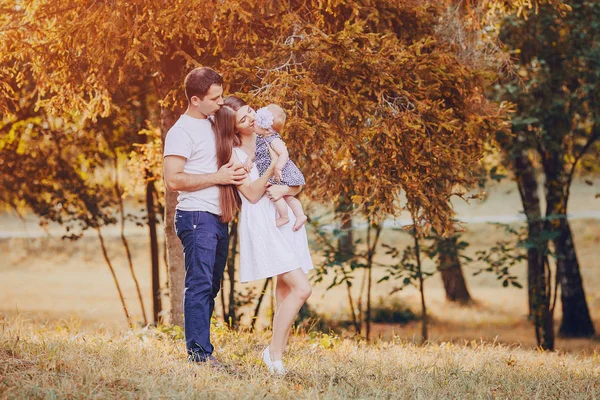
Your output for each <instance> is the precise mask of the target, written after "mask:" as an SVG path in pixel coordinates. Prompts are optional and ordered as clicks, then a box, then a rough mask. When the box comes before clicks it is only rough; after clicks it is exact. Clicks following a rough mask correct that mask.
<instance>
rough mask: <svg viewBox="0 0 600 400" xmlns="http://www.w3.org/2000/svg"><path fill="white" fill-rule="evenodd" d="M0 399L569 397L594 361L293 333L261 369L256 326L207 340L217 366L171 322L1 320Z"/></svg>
mask: <svg viewBox="0 0 600 400" xmlns="http://www.w3.org/2000/svg"><path fill="white" fill-rule="evenodd" d="M0 323H1V325H2V327H1V331H2V335H1V337H0V398H2V399H7V398H28V399H45V398H135V399H137V398H164V397H168V398H215V399H217V398H234V397H235V398H240V397H241V398H271V399H280V398H294V399H304V398H312V399H314V398H327V399H329V398H418V399H434V398H485V399H495V398H498V399H500V398H502V399H504V398H511V399H521V398H539V399H554V398H573V399H594V398H598V397H600V359H599V356H598V355H597V354H596V355H593V356H589V357H583V356H573V355H559V354H544V353H539V352H535V351H526V350H522V349H519V348H515V347H512V346H501V345H486V344H482V343H479V342H475V341H474V342H469V343H465V344H463V345H458V344H451V343H442V344H432V345H427V346H424V347H419V346H416V345H413V344H410V343H406V342H403V341H402V340H400V339H398V338H397V337H396V338H394V339H393V340H392V341H389V342H384V341H379V342H376V343H373V344H371V345H366V344H365V343H364V342H356V341H352V340H347V339H346V340H340V339H338V338H335V337H333V338H332V337H328V336H322V335H317V336H314V337H312V338H311V337H310V336H307V335H301V336H293V337H292V339H291V346H290V349H289V352H288V354H287V355H286V361H287V365H288V367H289V369H290V373H289V374H288V375H287V376H285V377H283V378H273V377H270V376H269V375H268V374H267V372H266V370H265V368H264V367H263V366H262V365H261V362H260V360H259V354H260V350H261V349H262V347H263V346H264V344H265V342H266V339H267V338H266V334H248V333H245V332H229V331H227V329H225V328H223V326H221V325H219V324H215V326H214V327H213V332H214V333H213V338H214V342H215V343H216V346H217V348H218V353H217V355H218V356H219V357H220V359H221V360H222V361H224V362H226V363H228V364H230V365H231V366H232V368H233V372H232V373H224V372H218V371H215V370H211V369H209V368H207V367H206V366H196V365H190V364H188V363H186V362H185V361H184V358H183V357H182V354H183V352H184V342H183V341H182V340H181V339H177V338H175V339H174V338H173V335H172V334H173V331H168V330H167V331H164V332H163V331H161V330H159V329H139V330H133V331H132V330H129V331H125V332H121V333H108V332H105V333H91V332H87V331H86V330H85V329H82V328H81V326H80V325H79V323H78V321H76V320H71V321H68V322H64V321H63V322H54V323H51V324H47V325H46V324H45V325H39V324H33V323H31V322H30V321H25V320H23V319H21V318H9V319H3V320H0Z"/></svg>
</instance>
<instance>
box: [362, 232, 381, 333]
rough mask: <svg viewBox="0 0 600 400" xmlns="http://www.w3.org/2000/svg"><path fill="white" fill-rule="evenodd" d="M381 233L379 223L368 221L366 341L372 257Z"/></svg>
mask: <svg viewBox="0 0 600 400" xmlns="http://www.w3.org/2000/svg"><path fill="white" fill-rule="evenodd" d="M373 230H375V237H374V238H373V239H371V232H372V231H373ZM380 234H381V225H379V224H372V223H371V222H370V221H369V227H368V228H367V272H368V279H367V312H366V316H365V319H366V329H365V335H366V339H367V341H369V340H370V339H371V292H372V285H373V258H374V257H375V251H376V249H377V242H378V241H379V235H380Z"/></svg>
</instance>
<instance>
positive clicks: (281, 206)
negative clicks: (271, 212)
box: [275, 198, 290, 227]
mask: <svg viewBox="0 0 600 400" xmlns="http://www.w3.org/2000/svg"><path fill="white" fill-rule="evenodd" d="M275 208H276V209H277V214H279V215H278V217H277V219H276V220H275V225H276V226H277V227H280V226H283V225H285V224H287V223H288V222H290V218H289V217H288V208H287V203H286V202H285V200H284V199H283V198H281V199H279V200H277V201H276V202H275Z"/></svg>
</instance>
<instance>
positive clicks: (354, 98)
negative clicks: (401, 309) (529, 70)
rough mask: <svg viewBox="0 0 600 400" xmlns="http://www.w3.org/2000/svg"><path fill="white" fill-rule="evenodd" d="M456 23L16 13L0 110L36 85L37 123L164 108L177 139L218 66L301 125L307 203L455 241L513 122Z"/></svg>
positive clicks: (210, 8)
mask: <svg viewBox="0 0 600 400" xmlns="http://www.w3.org/2000/svg"><path fill="white" fill-rule="evenodd" d="M444 7H445V4H442V3H438V2H425V3H422V4H418V3H406V4H404V3H402V4H400V3H395V2H392V3H388V2H383V1H379V0H367V1H360V2H358V1H351V2H346V1H341V0H339V1H331V2H327V3H323V2H320V1H309V2H304V1H302V2H300V1H292V2H287V3H285V4H283V3H277V2H265V1H264V0H252V1H244V2H241V1H228V2H219V3H218V5H217V6H216V5H215V4H212V3H210V2H205V1H199V0H197V1H190V2H184V3H177V4H173V5H172V6H171V7H165V5H164V2H162V1H157V0H151V1H146V2H136V1H124V0H117V1H113V2H110V3H105V2H95V1H92V0H86V1H75V0H68V1H64V2H61V3H60V4H59V3H56V2H50V1H48V0H30V1H25V2H23V1H16V0H12V1H11V0H3V2H2V8H3V9H4V10H6V11H7V12H6V13H5V14H3V15H4V16H3V17H2V19H1V20H0V21H1V25H0V32H2V41H1V44H0V46H1V47H0V53H1V54H2V57H3V58H2V63H1V64H2V65H4V66H6V67H4V68H3V69H2V70H1V71H0V74H1V76H9V75H10V76H16V79H14V80H13V82H15V84H14V85H13V86H10V87H6V85H4V86H3V88H2V90H4V92H5V93H7V94H8V96H7V97H6V98H3V99H2V100H0V107H2V109H3V110H8V111H11V107H13V104H14V103H15V102H17V100H18V96H15V93H16V92H17V91H18V90H19V88H20V87H22V84H23V82H24V81H28V82H33V83H34V89H33V90H32V93H31V96H33V98H34V99H35V101H36V105H37V107H40V108H43V109H44V110H45V111H46V112H48V113H50V114H52V115H64V114H69V113H70V114H76V115H79V116H80V118H81V119H82V120H86V121H87V120H89V121H91V122H94V121H96V120H97V119H98V118H101V117H103V118H108V117H109V116H110V115H111V112H112V110H115V109H121V108H123V107H124V105H126V104H130V103H131V102H132V101H135V100H136V99H139V98H140V97H141V95H142V94H143V95H146V96H150V98H151V99H156V100H157V101H158V102H159V104H160V106H159V104H158V102H157V103H155V104H152V102H151V101H148V102H145V103H144V104H147V105H148V107H149V110H148V115H149V119H150V120H151V121H152V122H153V123H154V124H155V126H160V127H161V130H162V132H163V135H164V133H166V131H167V130H168V128H170V126H171V124H172V123H173V122H174V120H175V118H176V113H177V111H176V110H181V108H182V106H183V98H184V96H183V94H182V91H181V83H182V81H183V77H184V76H185V74H186V73H187V72H188V70H189V69H191V68H192V67H194V66H197V65H200V64H202V65H209V66H212V67H214V68H216V69H217V70H219V71H220V72H222V73H223V74H224V75H225V78H226V82H227V85H226V89H228V90H229V91H233V92H235V91H239V92H243V93H248V92H249V91H252V94H253V95H254V97H253V99H252V102H253V103H254V104H256V105H260V104H264V103H266V102H267V101H275V102H279V103H281V104H282V105H284V108H285V109H286V110H288V112H289V114H290V120H289V123H288V129H287V132H286V140H287V141H288V144H289V146H290V148H291V149H293V153H294V156H295V157H294V158H295V159H297V160H298V161H299V163H300V164H301V165H302V166H303V170H304V172H305V174H306V176H307V177H308V180H309V181H310V185H309V186H308V188H307V190H306V193H307V195H308V196H309V198H313V199H316V198H318V199H320V200H334V199H337V198H339V197H340V196H343V195H348V194H351V201H352V203H353V204H354V206H355V208H354V210H356V212H357V213H361V214H363V215H365V216H368V217H369V218H370V220H371V221H373V224H375V225H376V224H379V223H380V222H381V220H382V219H383V218H385V217H386V216H387V215H390V214H392V215H394V214H397V213H398V212H399V211H400V210H401V209H402V208H403V207H406V208H407V209H408V210H409V211H410V213H411V216H412V217H413V220H414V221H415V227H416V229H417V231H418V232H421V231H428V230H429V228H431V227H432V228H435V230H436V231H437V232H440V233H442V234H444V233H446V232H449V231H451V230H452V226H453V224H452V218H453V210H452V208H451V206H450V204H449V202H448V200H449V198H450V197H451V196H453V195H460V191H457V190H456V188H457V187H463V186H470V185H471V184H472V183H473V182H475V180H476V177H475V176H474V174H473V170H474V169H475V168H476V166H477V163H478V162H479V159H480V158H481V157H482V155H483V153H484V148H485V144H486V143H487V142H488V141H489V140H490V133H491V132H492V131H493V130H494V129H497V128H498V127H503V126H504V125H505V124H504V121H505V117H506V113H505V111H506V110H505V108H504V107H503V106H499V105H496V104H494V103H491V102H489V101H487V100H486V98H485V96H484V89H485V87H486V86H487V85H488V84H489V78H490V71H488V70H486V69H482V68H479V67H477V66H474V65H471V64H468V63H465V62H464V61H463V60H461V59H460V57H458V56H457V47H456V45H454V44H452V43H451V42H449V41H446V40H443V38H442V37H440V35H439V34H438V33H437V32H436V30H435V27H436V26H437V24H438V21H439V17H440V14H441V11H442V10H443V9H444ZM182 16H185V17H184V18H182ZM23 60H27V62H26V63H24V62H23ZM17 63H20V64H19V65H20V67H22V68H15V65H17ZM365 82H368V84H365ZM292 133H293V134H292ZM400 190H403V191H404V192H405V193H406V197H407V203H406V204H404V205H401V204H400V203H399V201H400ZM165 203H166V212H165V226H166V232H167V243H168V249H167V253H168V258H169V271H170V285H171V286H170V288H171V296H170V299H171V314H172V315H171V322H174V323H177V324H179V323H181V320H182V319H181V318H182V315H181V312H182V310H181V303H182V302H181V295H182V289H183V284H182V277H183V263H182V251H181V248H180V244H179V241H178V239H177V238H176V237H175V236H174V232H173V229H172V212H173V209H174V203H175V196H174V194H173V193H168V192H167V194H166V202H165ZM375 225H374V226H375ZM419 234H420V233H419ZM375 245H376V243H375Z"/></svg>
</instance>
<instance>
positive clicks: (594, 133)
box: [500, 1, 600, 337]
mask: <svg viewBox="0 0 600 400" xmlns="http://www.w3.org/2000/svg"><path fill="white" fill-rule="evenodd" d="M571 7H572V11H570V12H566V13H561V12H559V11H557V10H556V9H555V8H553V7H541V8H540V11H539V14H537V15H535V16H532V17H531V18H530V20H529V21H527V22H523V21H519V20H515V19H508V20H507V21H506V22H505V24H504V26H503V34H502V38H503V40H504V41H505V43H506V44H507V46H508V47H509V48H510V49H518V50H519V53H518V65H517V68H518V71H519V74H520V75H521V76H523V77H524V78H525V79H526V83H525V87H521V86H519V85H518V84H515V83H513V84H509V85H505V87H504V88H502V89H501V90H500V93H501V95H502V96H503V98H505V99H509V100H511V101H514V102H515V103H517V104H518V111H517V115H516V118H515V119H514V120H513V121H514V122H513V131H514V132H516V133H517V134H518V135H521V137H522V138H523V140H522V142H523V145H526V146H528V148H531V149H535V150H536V152H537V153H538V155H539V157H540V160H541V167H542V170H543V173H544V177H545V183H544V188H545V200H546V215H545V218H544V221H543V230H544V231H546V232H548V233H550V234H551V240H552V243H553V245H554V250H555V252H556V260H557V268H558V272H557V274H558V281H559V282H560V288H561V302H562V308H563V320H562V322H561V326H560V330H559V333H560V334H561V335H562V336H565V337H586V336H591V335H593V334H594V332H595V330H594V326H593V323H592V320H591V317H590V313H589V308H588V306H587V301H586V298H585V291H584V288H583V282H582V278H581V274H580V267H579V261H578V259H577V254H576V251H575V246H574V243H573V237H572V233H571V228H570V225H569V221H568V218H567V206H568V201H569V195H570V186H571V183H572V181H573V177H574V174H575V171H576V168H577V166H578V164H579V162H580V160H581V158H582V157H583V156H584V155H585V154H586V152H587V151H588V150H589V149H590V147H591V146H592V145H593V144H594V143H595V142H597V141H598V139H600V126H599V125H598V123H599V122H600V120H599V114H598V106H599V97H598V95H597V91H598V84H599V78H598V74H597V70H598V65H599V62H600V51H599V49H600V48H599V47H598V37H599V36H598V35H599V34H600V25H599V24H598V21H599V17H600V7H599V5H598V4H597V3H596V2H589V1H574V2H571ZM519 151H522V150H519ZM518 160H525V158H523V157H520V158H519V159H518ZM517 162H518V161H517ZM524 171H527V169H525V170H524ZM523 179H525V177H523ZM528 181H529V182H531V184H530V185H529V186H530V187H529V189H532V187H531V186H532V179H531V178H529V180H528ZM524 190H527V189H524ZM525 195H527V193H525ZM535 201H536V199H535V198H531V199H529V200H528V201H527V207H526V209H525V211H526V212H530V215H528V220H531V221H532V222H533V223H534V224H539V221H537V222H536V219H537V217H536V214H537V212H538V210H539V204H538V205H536V204H535ZM530 217H531V218H530ZM530 225H531V224H530ZM535 229H536V230H537V231H539V230H540V227H539V226H537V227H536V228H535ZM538 236H539V235H538ZM541 246H542V247H541V248H540V249H538V252H540V253H542V256H543V253H544V248H543V246H544V245H541ZM533 257H537V256H536V255H533ZM540 262H541V261H540ZM538 268H541V267H538Z"/></svg>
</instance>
